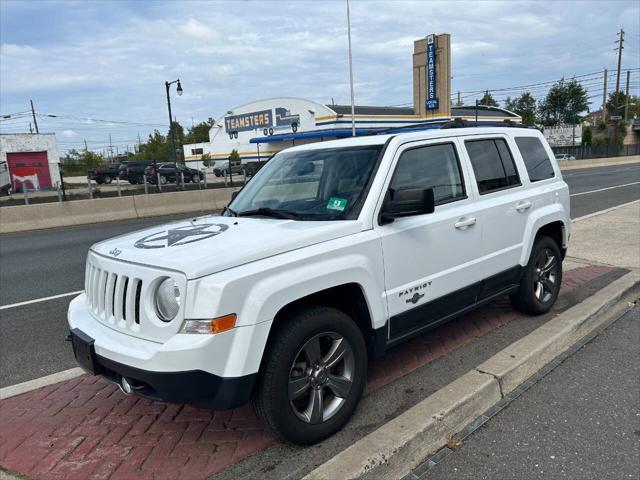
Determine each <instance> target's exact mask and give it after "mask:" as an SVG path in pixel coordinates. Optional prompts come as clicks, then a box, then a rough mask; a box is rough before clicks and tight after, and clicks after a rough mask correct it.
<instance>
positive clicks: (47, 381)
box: [0, 367, 87, 400]
mask: <svg viewBox="0 0 640 480" xmlns="http://www.w3.org/2000/svg"><path fill="white" fill-rule="evenodd" d="M85 373H87V372H85V371H84V370H82V369H81V368H79V367H75V368H70V369H69V370H63V371H62V372H57V373H52V374H51V375H47V376H45V377H40V378H34V379H33V380H29V381H28V382H23V383H17V384H15V385H10V386H8V387H3V388H0V399H2V400H4V399H5V398H9V397H15V396H16V395H21V394H23V393H27V392H30V391H31V390H36V389H38V388H42V387H46V386H48V385H53V384H54V383H59V382H64V381H66V380H71V379H72V378H76V377H79V376H80V375H84V374H85Z"/></svg>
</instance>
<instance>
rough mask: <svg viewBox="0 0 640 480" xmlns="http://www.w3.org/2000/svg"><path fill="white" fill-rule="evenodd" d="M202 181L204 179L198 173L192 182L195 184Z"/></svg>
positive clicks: (192, 178)
mask: <svg viewBox="0 0 640 480" xmlns="http://www.w3.org/2000/svg"><path fill="white" fill-rule="evenodd" d="M201 180H202V177H201V176H200V175H198V174H197V173H196V174H194V175H193V176H192V177H191V181H192V182H193V183H200V181H201Z"/></svg>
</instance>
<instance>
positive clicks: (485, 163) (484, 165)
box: [464, 138, 520, 195]
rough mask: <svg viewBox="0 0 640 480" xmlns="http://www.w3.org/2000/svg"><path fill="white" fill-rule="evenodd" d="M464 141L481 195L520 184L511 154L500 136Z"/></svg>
mask: <svg viewBox="0 0 640 480" xmlns="http://www.w3.org/2000/svg"><path fill="white" fill-rule="evenodd" d="M464 143H465V147H466V148H467V152H468V153H469V158H470V159H471V165H472V166H473V171H474V173H475V176H476V181H477V182H478V190H479V191H480V194H481V195H482V194H485V193H491V192H495V191H497V190H502V189H504V188H510V187H515V186H517V185H520V177H519V176H518V172H517V171H516V166H515V163H514V162H513V156H512V155H511V152H510V151H509V147H508V146H507V142H505V141H504V140H503V139H502V138H488V139H483V140H466V141H465V142H464Z"/></svg>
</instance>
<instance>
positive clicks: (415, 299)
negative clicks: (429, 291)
mask: <svg viewBox="0 0 640 480" xmlns="http://www.w3.org/2000/svg"><path fill="white" fill-rule="evenodd" d="M422 297H424V293H418V292H416V293H414V294H413V297H411V298H407V299H406V300H405V301H406V302H407V303H413V304H414V305H415V304H416V303H418V301H419V300H420V299H421V298H422Z"/></svg>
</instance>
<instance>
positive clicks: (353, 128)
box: [347, 0, 356, 137]
mask: <svg viewBox="0 0 640 480" xmlns="http://www.w3.org/2000/svg"><path fill="white" fill-rule="evenodd" d="M347 37H348V39H349V86H350V87H351V136H352V137H355V136H356V107H355V103H354V100H353V61H352V58H351V16H350V13H349V0H347Z"/></svg>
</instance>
